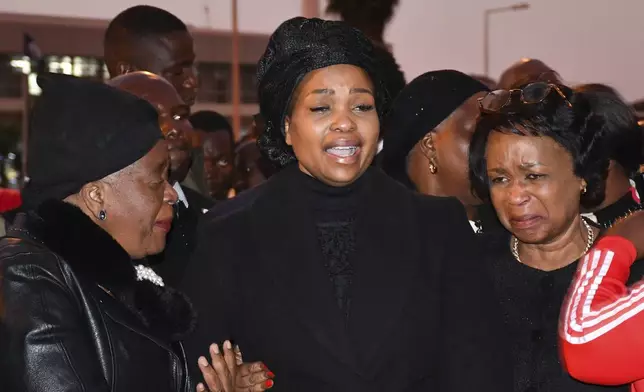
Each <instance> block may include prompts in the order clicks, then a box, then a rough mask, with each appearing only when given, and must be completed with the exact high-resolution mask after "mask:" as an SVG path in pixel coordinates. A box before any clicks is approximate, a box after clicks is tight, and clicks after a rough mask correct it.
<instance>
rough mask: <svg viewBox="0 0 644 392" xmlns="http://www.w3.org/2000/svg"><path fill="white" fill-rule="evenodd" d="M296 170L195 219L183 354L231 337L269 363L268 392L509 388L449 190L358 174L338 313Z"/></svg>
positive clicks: (485, 290) (483, 282)
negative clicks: (359, 191)
mask: <svg viewBox="0 0 644 392" xmlns="http://www.w3.org/2000/svg"><path fill="white" fill-rule="evenodd" d="M294 170H298V169H297V166H295V167H291V168H287V169H285V170H283V171H282V172H280V173H279V174H277V175H275V176H274V177H273V178H271V179H270V180H269V181H268V182H267V183H266V185H265V186H263V187H262V188H260V189H261V190H260V191H259V193H258V194H256V195H255V197H254V199H253V200H252V201H251V202H250V203H249V204H248V205H247V206H245V207H244V208H239V209H237V210H233V211H232V212H230V213H228V214H224V215H218V216H210V214H209V215H206V217H205V218H204V219H203V221H202V224H201V225H200V229H199V236H198V238H199V241H198V249H197V250H196V252H195V254H194V258H193V261H192V262H191V264H190V266H189V270H188V271H187V272H186V274H185V277H184V281H183V283H182V284H181V285H180V287H181V288H182V290H184V291H185V292H186V294H188V296H189V297H190V298H191V300H192V302H193V304H194V306H195V307H196V310H197V311H198V313H199V320H198V326H197V330H196V332H195V333H193V334H192V335H191V337H190V338H188V341H187V342H186V347H187V352H188V361H191V362H194V363H196V361H197V357H198V356H199V355H203V354H206V350H207V347H208V345H209V344H210V343H212V342H218V343H221V342H223V341H224V340H225V339H232V340H233V341H234V342H235V343H236V344H239V345H240V347H241V349H242V353H243V355H244V360H245V361H247V362H248V361H258V360H261V361H264V363H265V364H266V365H267V366H268V368H269V369H270V370H271V371H273V372H274V373H275V374H276V375H277V376H276V378H275V387H274V388H273V390H276V391H294V392H301V391H307V392H312V391H334V392H340V391H347V392H349V391H350V392H359V391H369V392H373V391H387V392H389V391H408V392H411V391H440V392H452V391H453V392H457V391H458V392H470V391H478V392H480V391H490V392H501V391H509V390H510V388H511V374H512V370H511V369H512V368H511V366H510V365H509V363H508V356H507V352H506V350H505V347H503V346H502V345H501V344H500V341H501V336H500V332H499V331H500V330H501V319H500V315H499V310H498V308H497V306H496V303H495V302H494V299H493V298H494V297H493V288H492V284H491V282H490V280H489V279H487V275H486V272H485V270H484V266H483V264H482V263H481V262H480V259H479V255H478V254H477V253H476V247H475V242H474V233H473V232H472V230H471V228H470V226H469V225H468V223H467V219H466V218H465V212H464V210H463V208H462V207H461V205H460V203H458V202H457V201H456V200H454V199H439V198H429V197H425V196H421V195H418V194H415V193H412V192H410V191H408V190H406V189H405V188H403V187H402V186H400V185H399V184H397V183H396V182H394V181H393V180H391V179H389V178H388V177H387V176H385V175H384V174H382V173H381V172H380V171H379V170H378V169H376V168H370V169H369V170H368V171H367V173H365V176H368V177H367V187H368V188H367V189H368V191H367V192H366V193H367V194H368V195H369V196H368V197H367V198H365V199H364V200H363V202H362V205H361V207H360V209H359V212H358V216H357V221H356V224H357V227H356V232H357V239H356V251H355V252H356V254H355V258H354V259H352V260H356V263H355V265H353V268H354V271H355V277H354V280H353V283H352V286H351V297H352V304H351V315H350V317H349V319H348V321H345V319H344V317H343V314H342V313H341V312H340V309H339V307H338V306H337V304H336V300H335V297H334V294H333V290H332V284H331V282H330V281H329V278H328V273H327V271H326V269H325V267H324V261H323V260H322V255H321V251H320V247H319V245H318V242H317V235H316V228H315V224H314V221H313V219H312V217H311V212H310V210H309V208H307V205H306V202H305V201H304V200H305V199H306V198H304V197H302V194H301V191H302V190H301V189H298V187H294V186H292V184H293V182H292V177H293V175H294ZM194 369H195V370H196V367H194Z"/></svg>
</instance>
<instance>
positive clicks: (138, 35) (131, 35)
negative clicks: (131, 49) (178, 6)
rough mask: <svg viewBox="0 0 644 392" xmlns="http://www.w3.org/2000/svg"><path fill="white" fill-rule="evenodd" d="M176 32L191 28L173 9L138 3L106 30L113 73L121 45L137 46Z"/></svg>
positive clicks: (106, 51) (105, 45)
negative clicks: (172, 11) (147, 40)
mask: <svg viewBox="0 0 644 392" xmlns="http://www.w3.org/2000/svg"><path fill="white" fill-rule="evenodd" d="M175 32H188V27H187V26H186V25H185V23H183V22H182V21H181V19H179V18H177V17H176V16H174V15H173V14H171V13H170V12H168V11H166V10H164V9H161V8H157V7H153V6H150V5H137V6H134V7H130V8H128V9H126V10H125V11H123V12H121V13H120V14H118V15H117V16H116V17H115V18H114V19H112V21H111V22H110V24H109V25H108V26H107V30H105V35H104V37H103V52H104V57H105V62H106V64H107V66H108V68H109V72H110V74H111V75H112V76H114V74H115V73H116V70H115V69H113V67H114V66H115V61H116V60H117V59H116V58H115V56H116V52H117V48H118V47H119V46H121V45H136V44H139V43H140V42H141V41H144V40H146V39H154V38H159V37H162V36H165V35H167V34H170V33H175Z"/></svg>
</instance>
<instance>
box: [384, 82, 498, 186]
mask: <svg viewBox="0 0 644 392" xmlns="http://www.w3.org/2000/svg"><path fill="white" fill-rule="evenodd" d="M481 91H489V89H488V88H487V87H486V86H485V85H484V84H483V83H481V82H479V81H478V80H476V79H474V78H472V77H471V76H468V75H466V74H464V73H462V72H458V71H454V70H443V71H432V72H427V73H425V74H422V75H420V76H419V77H417V78H416V79H414V80H412V81H411V82H410V83H409V84H408V85H407V86H405V88H404V89H403V90H402V91H401V92H400V94H398V96H397V97H396V100H395V101H394V102H393V104H392V106H391V110H390V111H389V113H388V114H387V117H386V118H385V121H384V126H383V132H384V141H383V150H382V154H383V157H382V167H383V170H384V171H385V172H386V173H387V174H389V175H390V176H391V177H393V178H395V179H396V180H398V181H399V182H401V183H403V184H405V185H407V186H409V187H411V188H413V185H412V183H411V181H410V180H409V177H408V176H407V167H406V166H407V165H406V161H407V156H408V155H409V153H410V152H411V150H412V149H413V148H414V146H415V145H416V143H418V142H419V141H420V140H422V139H423V137H425V135H426V134H427V133H428V132H430V131H431V130H433V129H434V128H436V127H437V126H438V125H439V124H440V123H441V122H443V120H445V119H446V118H447V117H449V115H450V114H452V113H453V112H454V111H455V110H456V109H458V108H459V106H461V105H462V104H463V103H464V102H465V101H466V100H467V99H468V98H470V97H471V96H472V95H474V94H476V93H478V92H481Z"/></svg>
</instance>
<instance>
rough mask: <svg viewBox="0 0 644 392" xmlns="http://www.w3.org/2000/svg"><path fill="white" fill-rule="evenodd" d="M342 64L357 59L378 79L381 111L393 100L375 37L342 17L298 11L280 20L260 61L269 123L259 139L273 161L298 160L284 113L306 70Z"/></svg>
mask: <svg viewBox="0 0 644 392" xmlns="http://www.w3.org/2000/svg"><path fill="white" fill-rule="evenodd" d="M338 64H349V65H355V66H357V67H360V68H362V69H363V70H365V72H367V74H368V75H369V77H370V78H371V81H372V83H373V84H374V89H375V95H376V107H377V110H378V113H379V114H380V115H382V114H383V113H384V112H385V107H386V104H387V102H388V101H389V96H388V93H387V89H386V87H385V82H384V78H383V77H382V76H381V75H382V73H381V69H380V67H379V63H378V61H377V56H376V53H375V51H374V47H373V44H372V43H371V40H369V38H367V37H366V36H365V35H364V34H363V33H362V32H360V31H359V30H357V29H354V28H352V27H350V26H349V25H347V24H346V23H344V22H337V21H325V20H321V19H316V18H314V19H307V18H303V17H297V18H293V19H290V20H287V21H286V22H284V23H282V25H280V26H279V27H278V28H277V30H275V32H274V33H273V35H271V38H270V40H269V42H268V46H267V48H266V51H265V52H264V55H263V56H262V58H261V59H260V60H259V63H258V67H257V80H258V84H259V107H260V112H261V115H262V117H263V118H264V119H265V121H266V129H265V130H264V132H263V134H262V135H261V137H260V139H259V141H258V145H259V147H260V150H261V151H262V153H263V154H264V155H265V156H266V157H267V158H268V159H269V160H270V161H271V162H273V163H274V164H275V165H277V166H280V167H283V166H286V165H288V164H289V163H291V162H294V161H296V158H295V154H294V153H293V150H292V149H291V148H290V147H289V146H288V145H286V142H285V141H284V119H285V117H286V115H287V111H288V108H289V106H290V103H291V97H292V95H293V92H294V91H295V89H296V87H297V85H298V84H299V82H300V81H301V80H302V79H303V78H304V76H305V75H306V74H308V73H309V72H311V71H314V70H316V69H320V68H325V67H329V66H332V65H338Z"/></svg>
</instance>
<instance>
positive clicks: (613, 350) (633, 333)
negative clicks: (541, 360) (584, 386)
mask: <svg viewBox="0 0 644 392" xmlns="http://www.w3.org/2000/svg"><path fill="white" fill-rule="evenodd" d="M635 258H636V251H635V247H634V246H633V244H632V243H631V242H630V241H628V240H626V239H625V238H622V237H605V238H602V239H601V240H600V241H599V242H598V243H597V244H596V245H595V246H594V247H593V248H592V249H591V250H590V251H589V252H588V254H587V255H586V256H584V258H583V259H582V261H581V263H579V266H578V268H577V274H576V275H575V279H574V280H573V282H572V285H571V287H570V291H569V293H568V297H567V298H566V300H565V301H564V305H563V308H562V313H561V320H560V325H559V336H560V346H561V353H562V362H563V364H564V366H565V367H566V370H567V371H568V372H569V373H570V375H571V376H573V377H574V378H576V379H579V380H581V381H584V382H587V383H592V384H601V385H620V384H627V383H635V384H634V385H633V390H638V391H644V280H640V281H639V282H637V283H635V284H634V285H632V286H631V287H626V282H627V280H628V277H629V273H630V267H631V265H632V264H633V262H634V261H635ZM638 381H639V382H638Z"/></svg>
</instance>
